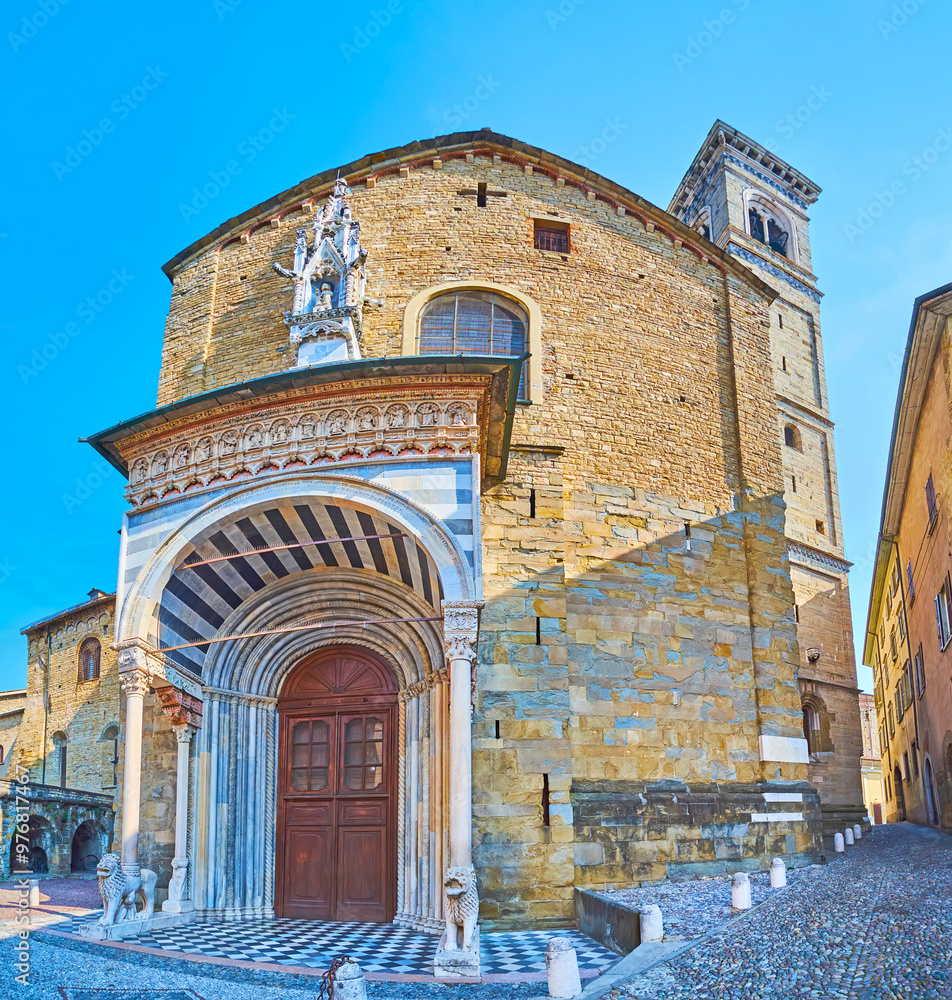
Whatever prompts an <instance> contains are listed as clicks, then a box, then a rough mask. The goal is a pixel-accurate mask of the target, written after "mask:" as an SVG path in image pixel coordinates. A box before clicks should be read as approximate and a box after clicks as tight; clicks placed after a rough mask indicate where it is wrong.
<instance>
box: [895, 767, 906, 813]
mask: <svg viewBox="0 0 952 1000" xmlns="http://www.w3.org/2000/svg"><path fill="white" fill-rule="evenodd" d="M893 791H894V792H895V794H896V821H897V822H898V823H904V822H905V821H906V796H905V795H904V794H903V790H902V771H900V770H899V765H898V764H897V765H896V769H895V771H893Z"/></svg>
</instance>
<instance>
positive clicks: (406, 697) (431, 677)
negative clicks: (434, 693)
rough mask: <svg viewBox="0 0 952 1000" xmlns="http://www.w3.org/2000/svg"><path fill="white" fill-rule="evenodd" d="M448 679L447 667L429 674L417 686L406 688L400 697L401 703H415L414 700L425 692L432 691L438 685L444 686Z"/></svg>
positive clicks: (411, 685)
mask: <svg viewBox="0 0 952 1000" xmlns="http://www.w3.org/2000/svg"><path fill="white" fill-rule="evenodd" d="M446 679H447V670H446V667H441V668H440V669H439V670H434V671H433V673H431V674H427V675H426V677H424V678H423V679H422V680H419V681H417V682H416V683H415V684H410V685H408V686H407V687H405V688H404V689H403V690H402V691H401V692H400V696H399V700H400V701H413V699H414V698H419V697H420V695H421V694H423V693H424V692H425V691H430V690H432V689H433V688H435V687H436V686H437V684H442V683H443V682H444V681H445V680H446Z"/></svg>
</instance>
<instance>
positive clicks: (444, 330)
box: [417, 288, 529, 400]
mask: <svg viewBox="0 0 952 1000" xmlns="http://www.w3.org/2000/svg"><path fill="white" fill-rule="evenodd" d="M528 334H529V316H528V314H527V312H526V310H525V309H523V307H522V306H521V305H520V304H519V303H518V302H516V301H515V300H514V299H511V298H509V297H508V296H505V295H501V294H500V293H499V292H495V291H490V290H488V289H487V290H482V289H478V288H465V289H455V290H453V291H450V292H444V293H442V294H440V295H435V296H434V297H433V298H431V299H430V300H429V301H428V302H427V303H426V304H425V305H424V306H423V308H422V309H421V310H420V318H419V326H418V331H417V352H418V353H419V354H474V355H495V356H499V357H519V356H520V355H522V354H524V353H525V352H526V344H527V343H528ZM526 386H527V379H526V366H525V365H523V367H522V375H521V378H520V382H519V399H522V400H525V399H528V393H527V390H526Z"/></svg>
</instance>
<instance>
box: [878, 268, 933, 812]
mask: <svg viewBox="0 0 952 1000" xmlns="http://www.w3.org/2000/svg"><path fill="white" fill-rule="evenodd" d="M950 315H952V285H946V286H944V287H943V288H937V289H935V290H934V291H931V292H927V293H926V294H925V295H921V296H920V297H919V298H918V299H916V302H915V305H914V308H913V313H912V322H911V324H910V328H909V335H908V339H907V341H906V351H905V356H904V358H903V365H902V374H901V376H900V379H899V394H898V398H897V401H896V415H895V419H894V421H893V433H892V440H891V442H890V448H889V463H888V466H887V470H886V485H885V489H884V492H883V509H882V517H881V521H880V531H879V540H878V546H877V552H876V563H875V567H874V571H873V583H872V588H871V592H870V600H869V615H868V619H867V623H866V648H865V655H864V662H865V663H867V664H868V665H869V666H871V667H872V668H873V680H874V684H875V698H876V708H877V713H878V716H879V726H880V733H879V735H880V743H881V746H882V773H883V785H884V789H885V798H886V820H887V821H888V822H897V821H900V820H905V819H907V820H911V821H912V822H914V823H921V824H923V825H931V826H941V827H942V828H944V829H952V688H950V684H949V678H950V673H949V668H950V662H952V659H950V658H952V650H950V648H949V643H950V641H952V626H950V622H952V579H950V575H949V574H950V569H952V557H950V552H952V533H950V531H952V529H950V522H949V517H948V498H949V497H950V496H952V443H950V442H952V415H950V413H952V409H950V408H952V389H950V384H949V379H950V326H949V317H950Z"/></svg>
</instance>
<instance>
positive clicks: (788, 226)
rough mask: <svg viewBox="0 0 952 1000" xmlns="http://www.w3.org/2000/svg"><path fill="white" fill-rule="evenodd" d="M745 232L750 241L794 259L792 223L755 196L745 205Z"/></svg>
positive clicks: (777, 209) (778, 210)
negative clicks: (748, 235) (753, 240)
mask: <svg viewBox="0 0 952 1000" xmlns="http://www.w3.org/2000/svg"><path fill="white" fill-rule="evenodd" d="M747 232H748V233H749V234H750V237H751V238H752V239H755V240H756V241H757V242H758V243H763V244H764V245H765V246H768V247H770V249H771V250H773V252H774V253H776V254H780V256H781V257H788V258H789V259H791V260H793V259H794V253H793V246H792V243H791V240H792V236H793V232H794V227H793V223H792V222H791V221H790V220H789V219H788V218H787V216H786V213H784V212H783V211H782V210H781V209H779V208H777V207H776V206H775V205H773V204H771V203H769V202H767V201H765V200H763V199H761V198H760V197H758V196H756V195H755V196H753V197H752V198H751V199H750V200H749V201H748V204H747Z"/></svg>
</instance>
